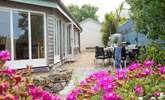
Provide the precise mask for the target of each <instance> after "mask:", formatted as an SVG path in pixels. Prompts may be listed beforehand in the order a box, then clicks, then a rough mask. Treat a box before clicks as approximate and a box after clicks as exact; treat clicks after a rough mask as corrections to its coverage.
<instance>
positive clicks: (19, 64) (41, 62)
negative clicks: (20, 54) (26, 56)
mask: <svg viewBox="0 0 165 100" xmlns="http://www.w3.org/2000/svg"><path fill="white" fill-rule="evenodd" d="M5 65H6V66H11V67H13V68H14V69H21V68H26V66H27V65H32V67H33V68H34V67H41V66H47V64H46V60H45V59H31V60H15V61H7V62H6V64H5Z"/></svg>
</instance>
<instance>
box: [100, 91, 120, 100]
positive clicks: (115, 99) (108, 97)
mask: <svg viewBox="0 0 165 100" xmlns="http://www.w3.org/2000/svg"><path fill="white" fill-rule="evenodd" d="M102 100H121V98H120V97H119V96H118V95H117V94H116V93H115V92H113V91H110V92H106V93H104V95H103V98H102Z"/></svg>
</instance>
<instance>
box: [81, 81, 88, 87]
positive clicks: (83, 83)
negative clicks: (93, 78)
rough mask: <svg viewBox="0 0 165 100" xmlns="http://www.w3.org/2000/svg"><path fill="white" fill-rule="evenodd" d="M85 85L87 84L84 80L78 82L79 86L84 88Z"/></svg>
mask: <svg viewBox="0 0 165 100" xmlns="http://www.w3.org/2000/svg"><path fill="white" fill-rule="evenodd" d="M87 84H88V83H87V81H86V80H83V81H81V82H80V85H81V86H85V85H87Z"/></svg>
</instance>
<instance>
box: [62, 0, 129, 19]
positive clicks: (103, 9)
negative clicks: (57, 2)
mask: <svg viewBox="0 0 165 100" xmlns="http://www.w3.org/2000/svg"><path fill="white" fill-rule="evenodd" d="M62 1H63V3H64V4H65V5H66V6H68V5H70V4H76V5H79V6H81V5H83V4H90V5H92V6H96V7H98V8H99V9H98V11H97V13H96V14H97V15H98V16H99V20H100V21H103V19H104V15H105V13H107V12H111V11H115V9H116V8H118V7H119V5H120V4H121V3H122V2H123V1H125V0H62ZM124 8H129V6H128V5H127V4H125V5H124Z"/></svg>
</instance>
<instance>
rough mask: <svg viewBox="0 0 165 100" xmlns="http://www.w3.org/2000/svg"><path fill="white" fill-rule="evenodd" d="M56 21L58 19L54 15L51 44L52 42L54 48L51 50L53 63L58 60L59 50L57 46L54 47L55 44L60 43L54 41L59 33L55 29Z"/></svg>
mask: <svg viewBox="0 0 165 100" xmlns="http://www.w3.org/2000/svg"><path fill="white" fill-rule="evenodd" d="M58 21H59V19H58V18H56V17H55V16H54V18H53V44H54V45H53V47H54V48H53V50H54V51H53V52H54V64H55V63H58V62H59V61H60V53H59V50H57V47H55V46H56V45H57V44H58V46H59V44H60V43H56V41H57V38H59V37H56V36H59V35H58V34H60V33H58V30H57V27H58V26H57V25H58ZM59 42H60V41H59ZM55 44H56V45H55ZM56 53H59V55H56Z"/></svg>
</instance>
